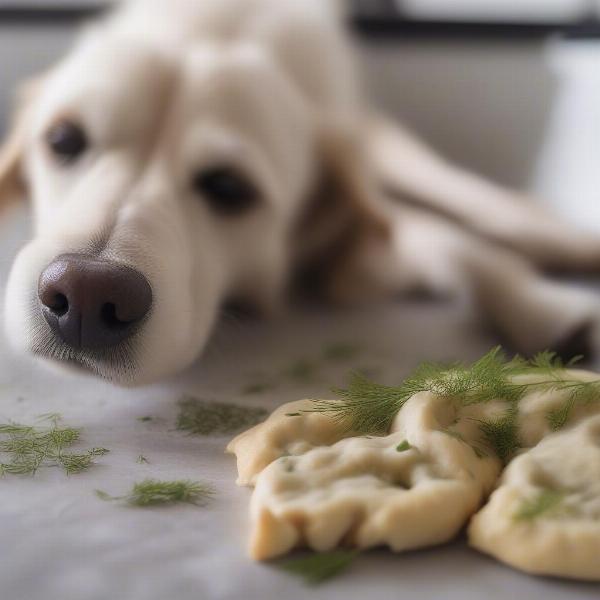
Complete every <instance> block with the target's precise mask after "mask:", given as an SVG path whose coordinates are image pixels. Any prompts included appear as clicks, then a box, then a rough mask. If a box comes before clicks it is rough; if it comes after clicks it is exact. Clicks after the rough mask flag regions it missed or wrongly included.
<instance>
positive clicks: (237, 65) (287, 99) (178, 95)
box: [0, 0, 600, 384]
mask: <svg viewBox="0 0 600 600" xmlns="http://www.w3.org/2000/svg"><path fill="white" fill-rule="evenodd" d="M339 12H340V11H339V9H338V6H337V3H334V2H331V1H330V0H327V1H325V0H203V1H202V2H198V1H197V0H135V1H131V2H128V3H125V6H124V7H123V8H121V9H119V10H118V11H117V12H116V14H115V15H112V16H110V17H108V18H107V19H105V20H103V21H101V22H100V23H98V24H96V25H94V26H93V27H92V28H91V29H90V30H88V31H86V32H85V33H84V34H83V35H82V37H81V39H80V40H79V42H78V43H77V44H76V46H75V48H74V49H73V51H72V52H71V53H70V54H69V55H68V56H67V57H66V59H64V60H63V61H62V62H61V63H60V64H58V65H57V66H56V67H55V68H54V69H52V70H51V71H50V72H49V73H47V74H46V75H45V76H44V78H43V82H42V84H41V88H40V90H39V92H38V93H37V94H36V97H35V99H34V100H33V101H32V103H31V105H30V106H29V107H28V109H27V111H26V124H25V126H24V128H25V129H24V131H25V133H24V134H23V141H22V148H21V150H20V155H21V157H22V162H21V164H22V171H23V173H24V178H25V179H26V181H27V183H28V189H29V196H30V197H31V200H32V203H33V208H34V213H35V224H36V227H35V236H34V238H33V240H32V241H31V242H29V243H28V244H27V245H26V246H25V247H24V249H23V250H22V251H21V253H20V254H19V256H18V258H17V260H16V262H15V264H14V267H13V269H12V274H11V277H10V280H9V284H8V290H7V300H6V307H5V309H6V310H5V313H6V323H7V329H8V333H9V335H10V338H11V339H12V341H13V342H14V343H15V345H16V346H18V347H20V348H23V349H28V348H30V346H31V339H32V336H35V335H36V331H38V332H39V330H40V328H41V329H43V328H44V327H46V325H45V324H44V322H43V319H40V318H39V316H37V317H36V316H35V312H36V309H37V298H36V293H37V281H38V278H39V275H40V273H41V271H42V270H43V268H44V267H45V266H46V265H48V264H49V263H50V262H51V261H52V260H53V259H54V258H55V257H56V256H58V255H60V254H63V253H66V252H84V251H86V249H87V248H89V246H90V244H91V243H92V242H93V241H94V240H96V239H97V238H99V237H102V236H107V239H108V241H107V243H106V245H105V246H103V249H102V250H101V255H102V256H103V257H106V258H110V259H113V260H115V261H117V262H120V263H123V264H126V265H130V266H132V267H134V268H136V269H138V270H139V271H141V272H142V273H143V274H144V275H145V276H146V278H147V279H148V281H149V282H150V284H151V286H152V289H153V294H154V304H153V308H152V313H151V316H150V319H149V320H148V322H147V324H146V325H145V326H144V329H143V331H142V332H141V333H140V335H139V336H138V337H137V338H136V342H135V351H134V355H133V356H132V357H131V361H132V365H131V368H130V369H129V370H125V371H119V370H115V369H114V368H112V367H110V366H107V365H103V364H101V363H97V364H96V363H94V361H93V360H92V359H90V361H88V363H87V367H88V368H90V369H91V370H92V371H95V372H96V373H97V374H99V375H101V376H103V377H106V378H108V379H112V380H114V381H116V382H119V383H122V384H141V383H145V382H149V381H152V380H156V379H158V378H161V377H163V376H165V375H167V374H169V373H172V372H175V371H177V370H179V369H181V368H183V367H185V366H186V365H188V364H189V363H191V362H192V361H193V360H195V359H196V357H197V356H198V355H199V354H200V352H201V351H202V348H203V347H204V345H205V343H206V340H207V338H208V336H209V334H210V331H211V328H212V326H213V324H214V322H215V319H216V317H217V314H218V308H219V306H220V304H221V303H222V302H223V300H224V299H226V298H227V297H229V296H234V295H240V294H242V295H244V296H246V297H250V298H251V299H252V300H253V301H254V302H255V303H256V304H258V305H260V306H262V307H265V308H274V307H275V306H276V305H277V303H278V302H279V300H280V298H281V295H282V292H283V290H284V289H285V286H286V284H287V279H288V276H289V273H290V270H291V268H292V266H293V265H292V261H293V259H294V257H295V256H296V255H297V254H298V253H299V249H298V248H295V247H292V241H291V240H292V239H293V238H292V229H293V228H294V226H295V223H296V220H297V218H298V216H299V215H300V214H301V212H302V210H303V209H304V207H305V206H306V203H307V198H308V197H309V195H310V193H311V191H312V190H313V189H314V188H315V186H316V183H317V179H318V176H319V174H320V172H321V169H322V157H321V156H320V154H319V151H318V148H319V144H320V143H321V141H322V139H323V137H325V136H326V135H327V131H328V130H330V131H336V130H337V131H338V132H339V131H344V132H346V133H349V134H350V135H349V138H350V140H351V141H350V142H348V143H347V144H346V149H345V150H342V151H341V152H343V153H344V152H345V153H346V158H345V159H344V160H345V166H344V164H342V165H341V167H340V168H341V170H342V171H344V170H345V172H346V177H347V178H348V180H349V181H352V180H356V181H358V183H356V184H352V185H353V187H354V189H355V190H356V196H357V197H358V198H359V200H358V202H359V203H364V204H365V205H368V204H369V203H373V204H374V205H377V207H378V208H377V210H379V211H380V213H381V215H384V218H385V219H386V220H387V221H388V222H389V223H390V224H391V227H392V229H393V234H392V239H391V241H390V242H383V241H381V240H379V241H375V240H373V241H371V242H367V243H366V244H364V247H362V248H361V253H360V256H359V258H358V259H357V260H356V262H355V263H353V265H352V269H353V270H352V271H351V272H350V277H349V278H346V280H345V282H344V283H342V284H340V285H341V288H343V289H344V290H345V291H344V292H343V293H344V295H345V296H351V295H353V293H354V292H357V291H358V292H361V290H362V291H364V288H365V287H370V288H371V291H373V290H376V291H377V293H379V294H381V293H389V292H396V291H398V290H400V291H405V290H409V289H411V288H413V287H415V286H417V285H418V286H421V287H423V286H424V287H426V288H427V289H429V290H430V291H445V292H450V293H462V291H463V290H464V291H468V292H470V293H471V295H472V297H473V298H475V299H476V300H478V301H479V302H480V305H481V306H482V307H483V308H484V309H485V310H487V312H488V314H490V315H491V316H492V318H494V320H495V321H496V323H497V324H498V325H499V326H501V327H502V328H503V330H504V333H505V335H507V336H508V337H509V338H510V339H511V340H512V341H513V343H514V344H515V345H517V346H518V347H519V348H520V349H523V350H526V351H530V350H535V349H540V347H542V346H545V345H547V344H550V343H552V342H554V341H556V339H558V338H560V337H561V336H563V335H566V334H568V333H569V332H570V331H571V329H572V328H574V327H576V326H577V325H578V324H580V323H581V322H583V321H586V320H593V321H594V322H595V320H596V319H597V316H596V302H595V298H593V297H592V296H591V295H588V294H586V293H584V292H580V291H576V290H573V289H571V288H568V287H559V286H557V284H550V283H548V282H547V281H546V280H543V279H542V278H541V276H540V275H538V274H537V273H536V272H535V270H534V267H533V266H532V265H533V264H534V263H537V264H539V265H543V263H544V260H545V259H548V260H547V262H548V263H549V264H552V263H553V262H557V263H560V262H561V257H565V258H564V261H563V262H564V264H565V265H566V266H567V267H569V268H570V267H578V266H580V265H581V264H584V265H585V266H587V267H588V268H589V267H590V265H593V264H596V261H598V259H599V258H600V242H599V241H598V240H597V239H596V238H592V237H590V236H587V237H585V238H584V237H581V236H579V234H576V233H574V232H572V231H570V230H569V229H568V228H566V227H564V226H562V228H561V227H559V226H558V225H556V222H555V221H553V220H552V219H550V218H547V217H545V216H542V213H541V212H540V211H539V210H538V209H530V208H529V207H527V208H524V207H523V206H522V205H521V204H519V203H518V202H516V201H513V198H512V196H510V194H509V193H508V192H504V191H501V190H498V188H494V187H492V186H491V185H490V184H483V183H482V182H480V181H479V180H476V179H473V177H472V176H470V175H468V174H463V173H462V172H460V171H458V170H456V169H454V168H452V167H450V166H449V165H447V164H446V163H444V162H443V161H442V160H441V159H439V158H437V157H436V156H435V155H434V154H433V153H431V152H430V151H429V150H428V149H426V148H423V147H422V146H421V145H420V143H419V142H417V141H416V140H414V139H413V138H412V137H411V136H410V135H409V134H407V133H406V132H403V131H402V130H400V129H395V128H393V127H389V126H388V124H382V122H380V121H378V120H373V119H372V115H371V114H369V112H368V111H367V110H365V107H364V105H363V103H362V101H361V94H360V89H359V85H358V83H357V80H356V77H355V75H354V72H353V61H352V57H351V51H350V49H349V48H348V46H347V43H346V40H345V38H344V35H343V33H342V28H341V27H340V25H339ZM65 115H66V116H70V117H75V118H77V119H79V120H81V121H82V122H83V123H84V124H85V127H86V128H87V130H88V131H89V135H90V137H91V139H92V142H93V144H92V149H91V151H90V152H89V153H88V154H87V155H86V156H85V158H84V159H83V160H82V161H81V162H80V163H78V164H77V165H75V166H74V167H72V168H68V169H65V168H59V167H57V166H56V165H54V164H53V163H52V160H51V159H50V157H49V156H48V151H47V149H46V148H45V146H44V143H43V136H44V133H45V132H46V131H47V130H48V128H49V127H50V125H51V124H52V123H53V122H55V121H56V120H57V119H59V118H60V117H61V116H65ZM352 140H353V141H352ZM348 147H351V148H353V149H354V151H355V152H354V151H350V152H348ZM222 161H227V162H228V163H232V164H234V165H239V166H240V167H242V168H243V169H244V171H246V172H247V173H249V174H251V176H252V177H253V179H254V181H255V182H257V183H258V186H259V187H260V189H261V190H262V193H263V196H264V198H263V200H262V203H261V205H260V206H259V207H258V208H256V209H255V210H254V211H253V212H251V213H249V214H248V215H245V216H242V217H240V218H236V219H224V218H221V217H219V216H216V215H214V214H213V213H212V212H211V210H210V209H209V207H208V206H206V204H205V203H203V202H202V201H201V199H199V198H198V197H197V196H196V195H195V194H194V193H192V191H191V188H190V178H191V174H192V173H193V171H194V170H196V169H199V168H201V167H202V166H210V165H212V164H215V163H219V162H222ZM0 163H1V161H0ZM363 171H364V173H365V175H364V177H363V178H362V180H361V179H360V178H361V177H362V176H361V175H360V174H361V173H363ZM0 177H1V174H0ZM353 178H354V179H353ZM363 183H364V185H363ZM376 184H377V185H376ZM378 184H385V185H386V186H387V187H391V188H394V189H395V190H396V191H398V192H408V193H410V194H411V196H413V197H415V198H416V199H417V200H418V201H419V202H422V203H423V204H429V205H433V206H435V207H436V208H440V205H441V208H442V209H443V210H444V211H445V212H448V213H449V214H450V215H452V216H454V217H456V218H457V219H458V220H459V222H462V227H461V226H460V225H456V224H454V225H453V224H450V223H449V222H447V221H445V220H441V219H439V218H437V217H435V218H434V217H431V216H428V215H427V213H425V212H421V211H419V210H415V209H406V208H402V207H401V206H399V205H392V204H391V203H390V202H389V201H388V200H387V199H386V198H384V197H383V194H382V191H381V188H380V186H379V185H378ZM507 198H508V200H507ZM486 203H487V204H486ZM486 213H487V214H492V213H493V216H491V217H490V221H491V225H490V223H489V222H488V220H487V219H486ZM465 228H467V229H471V230H474V231H475V232H477V233H479V234H480V235H481V236H482V237H476V236H475V235H474V234H473V233H469V232H467V231H466V230H465ZM484 237H485V238H488V240H490V241H486V240H484V239H483V238H484ZM498 242H500V243H501V244H504V245H505V246H507V247H508V249H505V248H500V247H499V246H498V245H497V244H498ZM294 243H296V244H300V245H302V244H303V241H302V240H300V241H296V242H294ZM307 243H308V242H307ZM561 250H564V252H563V253H562V254H561ZM569 252H570V254H569ZM559 266H561V265H560V264H559ZM563 266H564V265H563ZM598 266H600V261H598ZM359 274H363V275H365V274H366V275H365V278H364V279H356V277H355V275H356V276H358V275H359ZM357 282H358V284H357ZM352 286H354V287H358V288H361V289H358V290H356V289H354V290H351V289H349V288H350V287H352ZM540 307H541V308H540Z"/></svg>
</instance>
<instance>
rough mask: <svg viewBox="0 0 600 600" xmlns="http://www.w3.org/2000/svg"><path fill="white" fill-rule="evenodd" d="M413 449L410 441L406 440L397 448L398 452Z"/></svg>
mask: <svg viewBox="0 0 600 600" xmlns="http://www.w3.org/2000/svg"><path fill="white" fill-rule="evenodd" d="M411 448H412V446H411V445H410V444H409V443H408V440H404V441H403V442H400V443H399V444H398V445H397V446H396V452H406V451H407V450H410V449H411Z"/></svg>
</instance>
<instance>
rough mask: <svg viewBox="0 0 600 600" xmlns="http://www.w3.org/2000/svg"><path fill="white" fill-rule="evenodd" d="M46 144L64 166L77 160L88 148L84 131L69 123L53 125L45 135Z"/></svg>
mask: <svg viewBox="0 0 600 600" xmlns="http://www.w3.org/2000/svg"><path fill="white" fill-rule="evenodd" d="M46 142H47V144H48V147H49V148H50V150H51V151H52V153H53V154H54V155H55V156H56V157H57V158H58V159H59V160H60V161H61V162H62V163H65V164H68V163H72V162H74V161H75V160H77V159H78V158H79V156H80V155H81V154H83V153H84V152H85V151H86V149H87V147H88V140H87V136H86V134H85V131H84V130H83V128H82V127H81V126H80V125H77V123H73V122H71V121H61V122H60V123H57V124H56V125H54V126H53V127H52V128H51V129H50V131H48V133H47V134H46Z"/></svg>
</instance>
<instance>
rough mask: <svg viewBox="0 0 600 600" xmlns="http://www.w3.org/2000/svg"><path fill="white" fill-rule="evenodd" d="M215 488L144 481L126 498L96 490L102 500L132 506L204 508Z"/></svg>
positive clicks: (191, 483) (205, 485)
mask: <svg viewBox="0 0 600 600" xmlns="http://www.w3.org/2000/svg"><path fill="white" fill-rule="evenodd" d="M214 493H215V490H214V488H213V487H212V486H211V485H209V484H207V483H201V482H199V481H190V480H179V481H159V480H157V479H144V481H141V482H140V483H136V484H134V486H133V488H132V489H131V491H130V492H129V493H128V494H127V495H125V496H111V495H110V494H107V493H106V492H103V491H102V490H96V495H97V496H98V497H99V498H101V499H102V500H122V501H124V502H126V503H127V504H129V505H130V506H141V507H144V506H158V505H162V504H176V503H185V504H194V505H196V506H204V505H206V504H207V503H208V501H209V500H210V499H211V498H212V497H213V496H214Z"/></svg>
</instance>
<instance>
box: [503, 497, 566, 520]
mask: <svg viewBox="0 0 600 600" xmlns="http://www.w3.org/2000/svg"><path fill="white" fill-rule="evenodd" d="M564 497H565V495H564V493H563V492H560V491H558V490H550V489H545V490H542V491H541V492H539V493H538V495H537V496H535V497H533V498H528V499H526V500H523V502H522V504H521V506H520V507H519V510H517V512H516V513H515V514H514V519H515V520H516V521H533V520H534V519H537V518H538V517H541V516H543V515H549V514H551V513H553V512H555V511H556V510H557V509H558V508H559V507H560V505H561V503H562V501H563V500H564Z"/></svg>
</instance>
